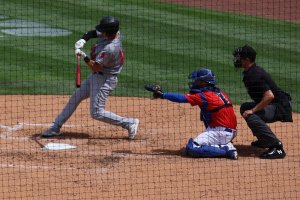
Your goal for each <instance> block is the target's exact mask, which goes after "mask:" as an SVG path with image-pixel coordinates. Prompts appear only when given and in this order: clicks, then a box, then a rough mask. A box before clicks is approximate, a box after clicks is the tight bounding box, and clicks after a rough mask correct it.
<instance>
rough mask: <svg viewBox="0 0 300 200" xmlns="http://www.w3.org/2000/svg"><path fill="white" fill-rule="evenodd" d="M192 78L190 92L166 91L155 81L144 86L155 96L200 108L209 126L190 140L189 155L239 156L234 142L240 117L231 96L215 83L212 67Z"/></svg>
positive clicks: (201, 116)
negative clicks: (237, 116)
mask: <svg viewBox="0 0 300 200" xmlns="http://www.w3.org/2000/svg"><path fill="white" fill-rule="evenodd" d="M189 79H190V80H191V81H190V82H189V88H190V92H189V93H188V94H177V93H165V92H163V91H162V90H161V88H160V86H158V85H154V84H146V85H145V89H146V90H148V91H151V92H153V97H154V98H155V99H157V98H161V99H167V100H169V101H172V102H177V103H190V104H191V105H192V106H196V105H197V106H199V107H200V109H201V112H200V119H201V121H203V122H204V125H205V127H206V129H205V130H204V132H203V133H201V134H199V135H198V136H197V137H195V138H194V139H193V138H190V139H189V141H188V144H187V145H186V152H187V155H188V156H191V157H227V158H230V159H233V160H236V159H238V154H237V150H236V148H235V147H234V146H233V144H232V143H231V141H232V140H233V139H234V138H235V137H236V133H237V132H236V126H237V120H236V116H235V113H234V110H233V108H232V104H231V102H230V100H229V98H228V95H227V94H226V93H225V92H223V91H221V90H220V89H219V88H217V87H216V86H215V85H216V84H217V82H216V81H215V75H214V73H213V72H212V70H210V69H206V68H203V69H200V70H198V71H195V72H192V73H191V74H190V75H189Z"/></svg>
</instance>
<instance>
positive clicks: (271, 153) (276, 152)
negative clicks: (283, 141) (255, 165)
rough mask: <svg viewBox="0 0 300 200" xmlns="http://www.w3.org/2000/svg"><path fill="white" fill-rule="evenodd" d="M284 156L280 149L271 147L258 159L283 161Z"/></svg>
mask: <svg viewBox="0 0 300 200" xmlns="http://www.w3.org/2000/svg"><path fill="white" fill-rule="evenodd" d="M285 156H286V154H285V152H284V150H283V149H282V148H277V147H273V148H270V149H268V150H267V151H265V152H263V153H262V154H261V155H260V156H259V157H260V158H261V159H283V158H284V157H285Z"/></svg>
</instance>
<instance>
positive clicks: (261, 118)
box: [240, 102, 280, 147]
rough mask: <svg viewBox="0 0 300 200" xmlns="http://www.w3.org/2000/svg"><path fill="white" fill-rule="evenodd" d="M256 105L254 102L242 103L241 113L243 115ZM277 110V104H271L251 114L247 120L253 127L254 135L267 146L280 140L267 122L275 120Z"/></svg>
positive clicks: (251, 127) (250, 126)
mask: <svg viewBox="0 0 300 200" xmlns="http://www.w3.org/2000/svg"><path fill="white" fill-rule="evenodd" d="M255 106H256V103H254V102H246V103H243V104H242V105H241V108H240V113H241V115H242V114H243V113H244V112H245V111H246V110H251V109H252V108H254V107H255ZM275 111H276V105H273V104H269V105H267V106H266V107H265V108H264V109H263V110H261V111H258V112H256V113H255V114H252V115H250V116H249V117H248V118H247V119H246V122H247V124H248V126H249V128H250V129H251V131H252V133H253V135H254V136H256V137H257V139H258V140H259V141H260V142H262V143H263V144H264V145H265V146H266V147H271V146H273V145H275V144H277V143H278V142H280V140H279V139H278V138H277V137H276V135H275V134H274V133H273V132H272V130H271V129H270V127H269V126H268V125H267V124H266V123H272V122H275V121H277V120H275Z"/></svg>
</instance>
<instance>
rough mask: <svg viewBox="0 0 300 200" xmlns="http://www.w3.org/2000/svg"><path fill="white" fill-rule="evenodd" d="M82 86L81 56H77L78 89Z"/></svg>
mask: <svg viewBox="0 0 300 200" xmlns="http://www.w3.org/2000/svg"><path fill="white" fill-rule="evenodd" d="M80 85H81V71H80V56H77V67H76V87H77V88H79V87H80Z"/></svg>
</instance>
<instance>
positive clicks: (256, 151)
mask: <svg viewBox="0 0 300 200" xmlns="http://www.w3.org/2000/svg"><path fill="white" fill-rule="evenodd" d="M234 146H235V148H236V149H237V152H238V154H239V157H259V155H260V154H261V153H262V152H264V151H265V149H261V148H257V147H252V146H250V145H245V144H235V145H234Z"/></svg>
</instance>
